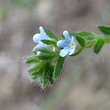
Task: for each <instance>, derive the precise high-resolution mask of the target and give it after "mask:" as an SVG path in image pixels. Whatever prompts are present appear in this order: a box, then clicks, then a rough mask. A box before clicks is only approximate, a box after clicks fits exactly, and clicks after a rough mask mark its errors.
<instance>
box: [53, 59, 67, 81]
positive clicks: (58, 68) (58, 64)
mask: <svg viewBox="0 0 110 110" xmlns="http://www.w3.org/2000/svg"><path fill="white" fill-rule="evenodd" d="M64 60H65V57H59V58H58V59H57V61H56V66H55V68H54V73H53V79H55V78H56V77H57V76H58V75H59V73H60V71H61V69H62V66H63V63H64Z"/></svg>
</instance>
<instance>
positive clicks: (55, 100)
mask: <svg viewBox="0 0 110 110" xmlns="http://www.w3.org/2000/svg"><path fill="white" fill-rule="evenodd" d="M109 5H110V0H0V110H110V51H109V50H110V44H106V45H104V46H103V48H102V50H101V52H100V53H99V54H98V55H96V54H95V53H93V51H92V49H85V50H84V51H83V52H82V53H81V54H80V55H78V56H76V57H67V58H66V61H65V64H64V67H63V69H62V72H61V75H60V76H59V78H58V79H57V80H56V81H55V83H54V85H53V86H48V87H47V88H46V89H44V90H42V89H41V88H40V86H39V85H38V84H36V83H33V82H32V81H31V80H30V78H29V76H28V73H27V72H26V69H27V68H28V65H26V64H24V59H23V58H24V57H25V56H27V55H28V54H30V53H31V52H32V49H33V47H34V46H35V45H36V44H35V43H34V42H33V41H32V36H33V35H34V34H35V33H37V32H39V29H38V27H39V26H43V27H44V28H47V29H49V30H51V31H53V32H54V33H55V34H56V35H57V36H58V37H59V39H60V35H61V34H62V32H63V30H68V31H69V32H72V31H76V30H87V31H91V32H94V33H96V34H101V33H100V31H99V30H98V29H97V28H96V26H97V25H109V26H110V6H109Z"/></svg>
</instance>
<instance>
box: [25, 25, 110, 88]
mask: <svg viewBox="0 0 110 110" xmlns="http://www.w3.org/2000/svg"><path fill="white" fill-rule="evenodd" d="M98 29H99V30H100V31H101V32H102V33H103V34H104V35H102V36H101V35H96V34H93V33H91V32H87V31H75V32H72V33H68V31H66V30H65V31H64V32H63V34H62V35H61V36H62V38H63V40H58V38H57V36H56V35H55V34H54V33H53V32H51V31H50V30H48V29H43V27H41V26H40V27H39V30H40V33H37V34H35V35H34V36H33V41H34V42H36V43H37V45H36V46H35V47H34V48H33V53H32V54H31V55H29V56H28V57H26V58H25V63H27V64H30V67H29V69H28V73H29V75H30V77H31V78H32V79H33V80H34V81H36V82H37V83H38V84H40V85H41V87H42V88H45V87H46V86H47V85H48V84H53V82H54V81H55V79H56V78H57V77H58V76H59V74H60V72H61V69H62V67H63V64H64V61H65V58H66V56H67V55H70V56H76V55H78V54H79V53H80V52H81V51H82V50H83V49H84V48H90V47H93V51H94V52H95V53H96V54H98V53H99V52H100V50H101V48H102V46H103V45H104V44H105V43H110V27H106V26H98Z"/></svg>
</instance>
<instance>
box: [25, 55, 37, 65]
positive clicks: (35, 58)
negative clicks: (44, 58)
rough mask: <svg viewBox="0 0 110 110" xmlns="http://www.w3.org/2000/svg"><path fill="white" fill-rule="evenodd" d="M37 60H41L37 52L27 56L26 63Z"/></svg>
mask: <svg viewBox="0 0 110 110" xmlns="http://www.w3.org/2000/svg"><path fill="white" fill-rule="evenodd" d="M36 62H39V59H38V57H37V55H36V54H31V55H29V56H28V57H26V58H25V63H27V64H31V63H36Z"/></svg>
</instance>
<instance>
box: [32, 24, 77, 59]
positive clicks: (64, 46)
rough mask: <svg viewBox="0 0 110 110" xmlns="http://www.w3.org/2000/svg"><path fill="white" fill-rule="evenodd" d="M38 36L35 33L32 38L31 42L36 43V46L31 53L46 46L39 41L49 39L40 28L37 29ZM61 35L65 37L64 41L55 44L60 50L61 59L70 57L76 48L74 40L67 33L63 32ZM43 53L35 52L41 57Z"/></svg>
mask: <svg viewBox="0 0 110 110" xmlns="http://www.w3.org/2000/svg"><path fill="white" fill-rule="evenodd" d="M39 30H40V34H39V33H37V34H35V35H34V36H33V41H34V42H36V43H38V44H37V46H35V47H34V49H33V51H35V50H37V49H38V48H41V47H46V46H47V45H46V44H44V43H43V42H42V41H41V40H47V39H49V37H48V36H47V35H46V33H45V31H44V29H43V28H42V27H41V26H40V27H39ZM63 35H64V37H65V40H59V41H58V42H57V46H58V47H59V48H61V50H60V53H59V55H60V56H61V57H65V56H66V55H68V54H69V55H72V54H73V53H74V51H75V48H76V46H77V44H76V40H75V39H74V37H73V36H72V37H70V35H69V33H68V31H64V32H63ZM42 54H43V53H42V52H40V51H37V55H42Z"/></svg>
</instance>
